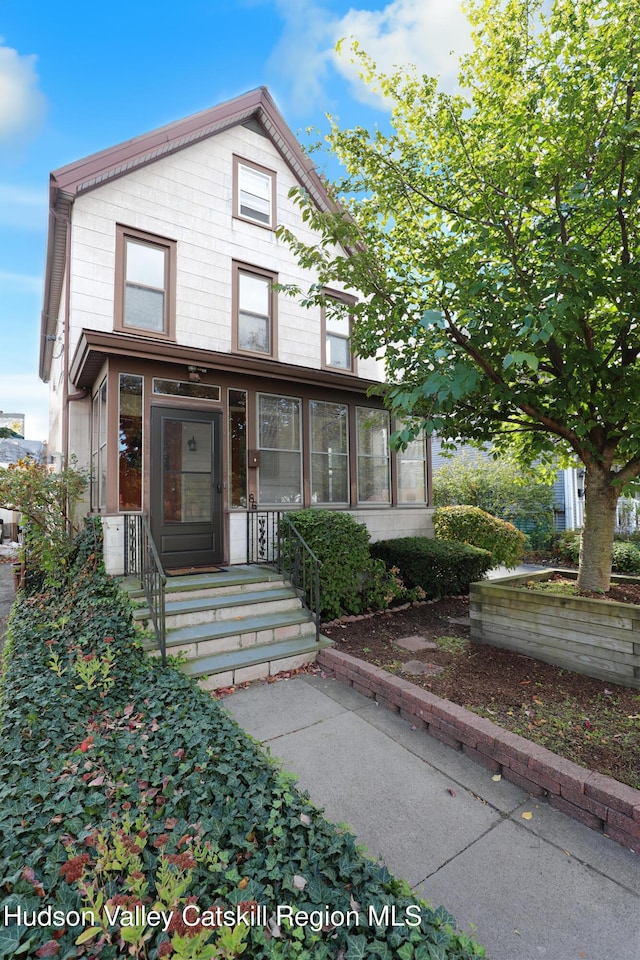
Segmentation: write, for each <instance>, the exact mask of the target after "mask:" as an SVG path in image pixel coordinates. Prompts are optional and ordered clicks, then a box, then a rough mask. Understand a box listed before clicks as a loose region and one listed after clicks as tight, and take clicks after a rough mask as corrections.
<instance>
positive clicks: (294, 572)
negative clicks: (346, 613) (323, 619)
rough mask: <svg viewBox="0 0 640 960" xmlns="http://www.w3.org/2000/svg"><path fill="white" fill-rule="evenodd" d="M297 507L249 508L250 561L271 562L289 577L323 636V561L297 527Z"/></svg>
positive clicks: (317, 630) (248, 542)
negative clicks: (321, 575)
mask: <svg viewBox="0 0 640 960" xmlns="http://www.w3.org/2000/svg"><path fill="white" fill-rule="evenodd" d="M294 520H295V511H293V512H291V511H285V510H258V509H255V508H254V509H253V510H248V511H247V563H269V564H272V565H273V566H274V567H276V569H277V570H278V572H279V573H281V574H282V575H283V576H285V577H286V578H287V580H288V581H289V582H290V584H291V586H292V587H293V589H294V590H295V591H296V593H297V594H298V596H299V597H300V600H301V601H302V603H303V605H304V606H305V607H306V608H307V610H309V612H310V613H311V616H312V617H313V621H314V623H315V626H316V643H317V642H318V641H319V639H320V561H319V560H318V558H317V557H316V555H315V553H314V552H313V550H312V549H311V547H310V546H309V545H308V543H306V541H305V540H304V539H303V538H302V536H301V535H300V533H299V531H298V530H297V529H296V527H295V523H294Z"/></svg>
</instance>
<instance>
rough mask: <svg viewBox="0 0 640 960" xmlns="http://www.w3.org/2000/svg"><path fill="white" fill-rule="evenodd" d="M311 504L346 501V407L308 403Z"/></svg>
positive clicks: (342, 405) (347, 470)
mask: <svg viewBox="0 0 640 960" xmlns="http://www.w3.org/2000/svg"><path fill="white" fill-rule="evenodd" d="M309 411H310V417H311V502H312V503H348V502H349V448H348V408H347V406H346V405H344V404H341V403H323V402H321V401H319V400H312V401H311V403H310V404H309Z"/></svg>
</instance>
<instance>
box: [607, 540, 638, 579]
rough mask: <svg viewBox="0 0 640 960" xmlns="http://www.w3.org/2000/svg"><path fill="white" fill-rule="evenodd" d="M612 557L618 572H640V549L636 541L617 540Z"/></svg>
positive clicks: (613, 564) (615, 569)
mask: <svg viewBox="0 0 640 960" xmlns="http://www.w3.org/2000/svg"><path fill="white" fill-rule="evenodd" d="M611 559H612V567H613V570H614V571H615V572H616V573H634V574H635V573H640V550H639V549H638V547H637V546H636V545H635V544H634V543H627V542H625V541H616V542H615V543H614V544H613V549H612V551H611Z"/></svg>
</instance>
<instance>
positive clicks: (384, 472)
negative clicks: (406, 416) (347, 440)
mask: <svg viewBox="0 0 640 960" xmlns="http://www.w3.org/2000/svg"><path fill="white" fill-rule="evenodd" d="M389 426H390V424H389V414H388V412H387V411H386V410H376V409H373V408H367V407H357V408H356V430H357V464H358V474H357V483H358V502H359V503H381V504H382V503H385V504H388V503H390V502H391V473H390V449H389V432H390V430H389Z"/></svg>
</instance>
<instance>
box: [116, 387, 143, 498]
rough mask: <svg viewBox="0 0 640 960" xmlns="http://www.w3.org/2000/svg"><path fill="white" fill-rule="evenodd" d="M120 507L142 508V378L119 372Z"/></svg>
mask: <svg viewBox="0 0 640 960" xmlns="http://www.w3.org/2000/svg"><path fill="white" fill-rule="evenodd" d="M118 436H119V441H118V477H119V507H120V510H141V509H142V377H138V376H133V375H131V374H126V373H121V374H120V420H119V430H118Z"/></svg>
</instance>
